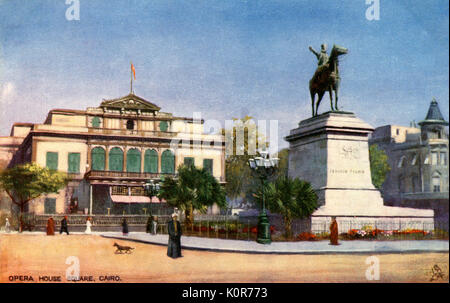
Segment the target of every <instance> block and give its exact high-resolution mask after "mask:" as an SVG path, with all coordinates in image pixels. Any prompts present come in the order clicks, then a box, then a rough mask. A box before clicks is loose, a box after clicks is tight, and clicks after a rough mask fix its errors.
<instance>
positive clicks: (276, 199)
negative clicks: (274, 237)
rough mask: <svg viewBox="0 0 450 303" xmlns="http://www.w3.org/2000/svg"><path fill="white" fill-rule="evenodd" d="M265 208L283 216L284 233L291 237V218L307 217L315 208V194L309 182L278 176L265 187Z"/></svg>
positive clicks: (316, 205)
mask: <svg viewBox="0 0 450 303" xmlns="http://www.w3.org/2000/svg"><path fill="white" fill-rule="evenodd" d="M265 195H266V203H267V208H268V209H269V210H270V211H271V212H273V213H278V214H281V215H282V216H283V221H284V228H285V235H286V237H287V238H291V237H292V219H294V218H300V219H302V218H307V217H309V216H310V215H311V214H312V213H313V212H314V211H315V210H316V209H317V208H318V204H317V199H318V197H317V194H316V192H315V191H314V189H313V188H312V187H311V184H310V183H308V182H306V181H303V180H300V179H298V178H295V179H292V178H290V177H287V176H280V177H278V179H276V180H275V182H272V183H269V184H268V185H267V187H266V188H265Z"/></svg>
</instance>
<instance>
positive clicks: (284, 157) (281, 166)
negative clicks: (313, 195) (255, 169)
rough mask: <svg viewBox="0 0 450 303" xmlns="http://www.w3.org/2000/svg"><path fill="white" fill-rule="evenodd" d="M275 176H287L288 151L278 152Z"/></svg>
mask: <svg viewBox="0 0 450 303" xmlns="http://www.w3.org/2000/svg"><path fill="white" fill-rule="evenodd" d="M278 158H279V159H280V160H279V161H278V169H277V176H287V175H288V168H289V149H287V148H283V149H282V150H280V151H279V152H278Z"/></svg>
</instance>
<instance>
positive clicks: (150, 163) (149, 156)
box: [144, 149, 158, 173]
mask: <svg viewBox="0 0 450 303" xmlns="http://www.w3.org/2000/svg"><path fill="white" fill-rule="evenodd" d="M144 172H146V173H157V172H158V152H157V151H156V150H154V149H147V150H146V151H145V155H144Z"/></svg>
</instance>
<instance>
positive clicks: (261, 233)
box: [248, 150, 279, 244]
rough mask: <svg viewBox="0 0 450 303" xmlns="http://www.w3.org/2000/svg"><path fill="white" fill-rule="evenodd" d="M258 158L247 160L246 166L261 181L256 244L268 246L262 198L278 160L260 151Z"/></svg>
mask: <svg viewBox="0 0 450 303" xmlns="http://www.w3.org/2000/svg"><path fill="white" fill-rule="evenodd" d="M259 154H260V155H261V156H260V157H255V158H254V159H249V160H248V164H249V166H250V168H251V169H252V171H254V172H255V173H256V175H257V176H258V178H259V179H260V180H261V193H262V210H261V213H260V214H259V216H258V237H257V239H256V242H258V243H261V244H270V243H271V242H272V240H271V237H270V223H269V218H268V217H267V213H266V204H265V197H264V188H265V186H266V183H267V179H268V178H269V177H270V176H272V175H273V173H274V172H275V170H276V169H277V167H278V160H279V159H278V158H271V157H270V156H269V152H267V151H265V150H264V151H260V152H259Z"/></svg>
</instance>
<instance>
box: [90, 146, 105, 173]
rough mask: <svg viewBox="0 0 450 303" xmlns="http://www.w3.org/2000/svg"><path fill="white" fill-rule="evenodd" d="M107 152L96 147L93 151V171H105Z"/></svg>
mask: <svg viewBox="0 0 450 303" xmlns="http://www.w3.org/2000/svg"><path fill="white" fill-rule="evenodd" d="M105 154H106V153H105V150H104V149H103V148H102V147H95V148H93V149H92V151H91V161H92V170H105Z"/></svg>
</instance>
